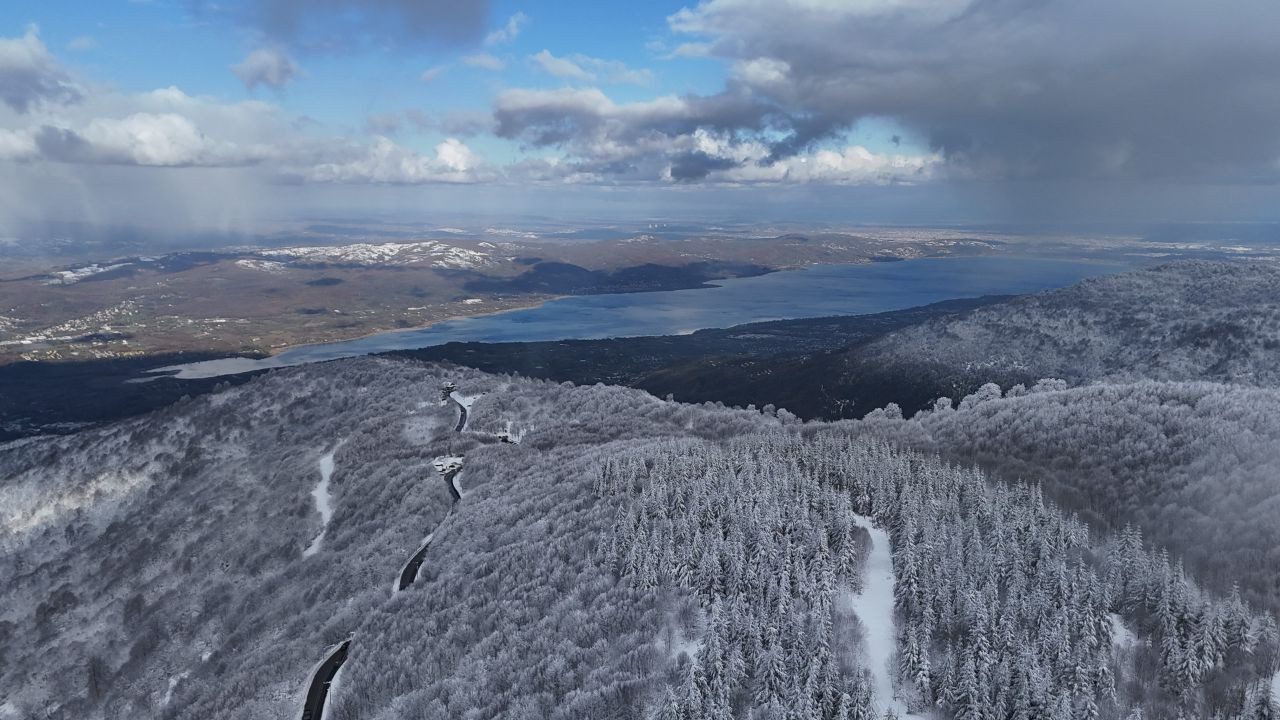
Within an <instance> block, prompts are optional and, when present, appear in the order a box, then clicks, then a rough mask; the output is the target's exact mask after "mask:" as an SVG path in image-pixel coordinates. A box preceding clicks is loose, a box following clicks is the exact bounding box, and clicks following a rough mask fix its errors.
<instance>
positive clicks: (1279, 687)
mask: <svg viewBox="0 0 1280 720" xmlns="http://www.w3.org/2000/svg"><path fill="white" fill-rule="evenodd" d="M1271 705H1272V706H1273V707H1275V708H1277V709H1280V670H1277V671H1276V674H1275V675H1272V676H1271Z"/></svg>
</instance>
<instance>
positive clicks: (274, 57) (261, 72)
mask: <svg viewBox="0 0 1280 720" xmlns="http://www.w3.org/2000/svg"><path fill="white" fill-rule="evenodd" d="M231 72H233V73H235V74H236V77H238V78H240V80H241V82H243V83H244V86H245V87H246V88H248V89H250V90H252V89H254V88H255V87H257V86H258V85H266V86H268V87H271V88H274V89H276V90H279V89H281V88H283V87H284V86H285V85H288V84H289V83H291V82H293V81H294V80H296V79H298V77H300V76H301V75H302V68H300V67H298V64H297V63H295V62H294V61H293V59H292V58H290V57H289V56H288V55H286V54H284V52H282V51H280V50H277V49H273V48H261V49H258V50H254V51H253V52H251V53H249V55H248V56H247V57H245V59H244V60H242V61H240V63H239V64H237V65H233V66H232V67H231Z"/></svg>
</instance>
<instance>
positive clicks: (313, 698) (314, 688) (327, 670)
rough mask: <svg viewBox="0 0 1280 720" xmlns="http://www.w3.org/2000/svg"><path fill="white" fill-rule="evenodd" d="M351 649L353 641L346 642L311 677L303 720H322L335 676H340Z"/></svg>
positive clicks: (303, 705)
mask: <svg viewBox="0 0 1280 720" xmlns="http://www.w3.org/2000/svg"><path fill="white" fill-rule="evenodd" d="M350 648H351V641H350V640H344V641H343V642H342V644H341V645H339V646H338V647H337V649H336V650H334V651H333V652H332V653H330V655H329V657H327V658H325V660H324V662H322V663H320V665H319V667H317V668H316V671H315V673H314V674H312V676H311V687H309V688H307V699H306V702H304V703H303V704H302V720H320V715H321V714H322V713H324V701H325V698H327V697H328V696H329V686H330V685H331V684H332V683H333V676H335V675H337V674H338V668H340V667H342V663H344V662H346V661H347V651H348V650H349V649H350Z"/></svg>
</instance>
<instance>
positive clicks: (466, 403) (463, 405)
mask: <svg viewBox="0 0 1280 720" xmlns="http://www.w3.org/2000/svg"><path fill="white" fill-rule="evenodd" d="M449 399H450V400H452V401H454V402H455V403H457V404H458V410H459V413H458V425H457V427H455V428H454V430H455V431H457V432H462V431H463V430H466V429H467V419H468V418H469V417H470V416H471V406H472V405H474V404H475V402H476V400H479V399H480V395H463V394H461V393H457V392H451V393H449Z"/></svg>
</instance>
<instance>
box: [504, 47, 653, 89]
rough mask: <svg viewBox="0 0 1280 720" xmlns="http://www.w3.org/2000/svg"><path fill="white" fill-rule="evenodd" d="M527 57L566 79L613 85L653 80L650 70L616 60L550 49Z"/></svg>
mask: <svg viewBox="0 0 1280 720" xmlns="http://www.w3.org/2000/svg"><path fill="white" fill-rule="evenodd" d="M529 59H530V60H532V61H533V62H534V64H536V65H537V66H538V67H539V68H541V69H542V71H543V72H545V73H547V74H548V75H554V76H555V77H558V78H565V79H568V80H582V81H584V82H604V83H608V84H614V85H622V84H631V85H647V84H649V83H650V82H652V81H653V73H651V72H650V71H648V70H644V69H640V70H635V69H632V68H629V67H627V66H626V65H625V64H623V63H621V62H618V61H617V60H603V59H600V58H593V57H589V56H587V55H570V56H569V57H557V56H555V55H552V54H551V51H550V50H545V49H544V50H542V51H541V52H539V53H537V54H534V55H530V56H529Z"/></svg>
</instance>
